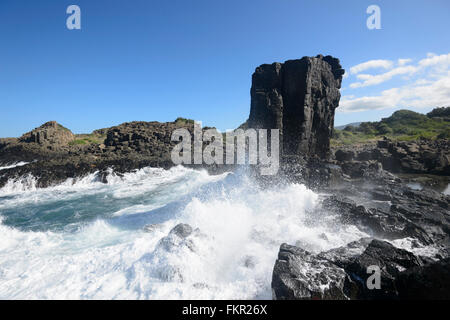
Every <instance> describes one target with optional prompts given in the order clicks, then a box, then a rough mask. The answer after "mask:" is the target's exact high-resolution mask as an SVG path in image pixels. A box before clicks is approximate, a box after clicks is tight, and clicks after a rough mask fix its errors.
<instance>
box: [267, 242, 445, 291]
mask: <svg viewBox="0 0 450 320" xmlns="http://www.w3.org/2000/svg"><path fill="white" fill-rule="evenodd" d="M449 261H450V260H449V259H444V260H442V261H433V260H432V259H429V258H427V257H419V256H416V255H414V254H413V253H411V252H409V251H407V250H404V249H400V248H397V247H394V246H393V245H392V244H390V243H388V242H386V241H380V240H376V239H370V238H363V239H360V240H358V241H355V242H351V243H349V244H348V245H347V246H344V247H340V248H337V249H332V250H329V251H325V252H321V253H319V254H313V253H310V252H308V251H306V250H303V249H301V248H298V247H295V246H290V245H287V244H282V245H281V247H280V251H279V254H278V259H277V261H276V262H275V267H274V270H273V275H272V291H273V297H274V299H279V300H285V299H334V300H341V299H370V300H373V299H448V298H449V297H450V286H449V281H450V272H449V268H448V267H449ZM374 266H375V267H378V270H379V271H380V286H379V288H373V287H369V286H368V285H367V280H368V278H369V276H371V275H372V274H373V271H371V269H369V268H370V267H374Z"/></svg>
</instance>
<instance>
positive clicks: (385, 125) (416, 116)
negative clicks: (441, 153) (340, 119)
mask: <svg viewBox="0 0 450 320" xmlns="http://www.w3.org/2000/svg"><path fill="white" fill-rule="evenodd" d="M382 137H388V138H391V139H393V140H398V141H411V140H417V139H420V138H427V139H438V138H439V139H450V107H447V108H437V109H434V110H433V111H431V112H430V113H428V114H427V115H424V114H421V113H417V112H414V111H410V110H399V111H396V112H394V113H393V114H392V115H391V116H390V117H388V118H383V119H382V120H381V121H379V122H363V123H361V124H360V126H359V127H346V128H344V129H343V130H337V129H335V130H334V133H333V137H332V139H331V145H349V144H355V143H365V142H369V141H371V140H379V139H381V138H382Z"/></svg>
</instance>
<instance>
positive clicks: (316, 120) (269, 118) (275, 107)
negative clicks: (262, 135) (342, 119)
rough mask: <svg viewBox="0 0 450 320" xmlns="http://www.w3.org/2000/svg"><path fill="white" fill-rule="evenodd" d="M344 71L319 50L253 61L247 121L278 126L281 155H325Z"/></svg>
mask: <svg viewBox="0 0 450 320" xmlns="http://www.w3.org/2000/svg"><path fill="white" fill-rule="evenodd" d="M343 74H344V70H343V69H342V67H341V65H340V63H339V60H338V59H336V58H333V57H331V56H326V57H323V56H322V55H318V56H317V57H303V58H302V59H298V60H288V61H286V62H284V63H278V62H276V63H273V64H263V65H261V66H259V67H257V68H256V70H255V73H254V74H253V77H252V88H251V109H250V117H249V120H248V125H249V127H250V128H266V129H279V130H280V151H281V154H282V155H285V156H306V157H309V156H318V157H320V158H327V157H328V155H329V149H330V138H331V134H332V131H333V125H334V111H335V109H336V108H337V107H338V105H339V99H340V93H339V89H340V87H341V82H342V75H343Z"/></svg>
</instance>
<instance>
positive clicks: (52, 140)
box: [19, 121, 75, 147]
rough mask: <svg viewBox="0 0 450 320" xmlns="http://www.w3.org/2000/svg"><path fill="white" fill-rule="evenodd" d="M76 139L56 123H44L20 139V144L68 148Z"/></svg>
mask: <svg viewBox="0 0 450 320" xmlns="http://www.w3.org/2000/svg"><path fill="white" fill-rule="evenodd" d="M74 139H75V135H74V134H73V133H72V132H71V131H70V130H69V129H67V128H64V127H63V126H62V125H60V124H59V123H57V122H56V121H49V122H46V123H44V124H43V125H42V126H40V127H39V128H36V129H34V130H32V131H30V132H28V133H25V134H24V135H23V136H22V137H20V138H19V141H20V142H28V143H32V142H34V143H38V144H40V145H50V146H55V147H58V146H66V145H67V144H68V143H69V142H70V141H73V140H74Z"/></svg>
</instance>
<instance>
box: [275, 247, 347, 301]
mask: <svg viewBox="0 0 450 320" xmlns="http://www.w3.org/2000/svg"><path fill="white" fill-rule="evenodd" d="M346 280H347V275H346V273H345V272H344V270H343V269H342V268H339V267H338V266H337V265H335V264H333V263H331V262H329V261H327V260H326V259H322V258H320V257H317V256H316V255H313V254H311V253H309V252H308V251H306V250H303V249H301V248H298V247H294V246H289V245H287V244H282V245H281V247H280V251H279V253H278V259H277V261H276V262H275V267H274V271H273V276H272V291H273V298H274V299H277V300H293V299H299V300H300V299H333V300H341V299H347V297H346V295H345V294H344V284H345V282H346Z"/></svg>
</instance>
